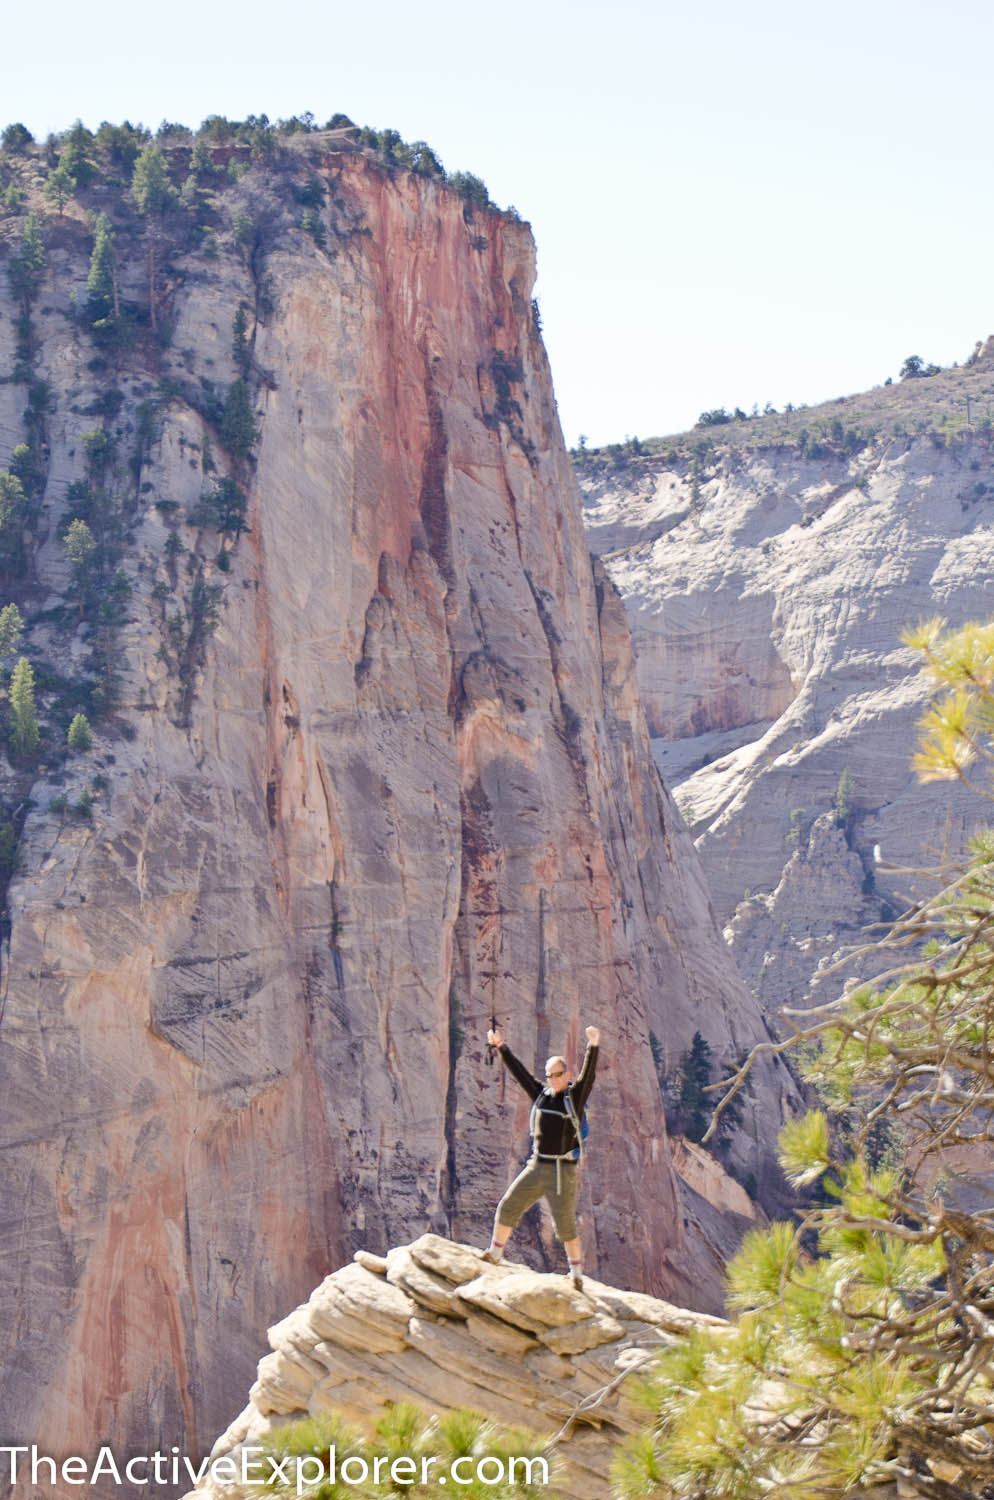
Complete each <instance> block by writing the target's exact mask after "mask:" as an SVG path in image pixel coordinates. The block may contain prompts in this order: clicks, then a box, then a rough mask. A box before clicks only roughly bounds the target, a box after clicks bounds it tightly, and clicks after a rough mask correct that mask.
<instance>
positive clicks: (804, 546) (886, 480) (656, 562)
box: [581, 351, 994, 1008]
mask: <svg viewBox="0 0 994 1500" xmlns="http://www.w3.org/2000/svg"><path fill="white" fill-rule="evenodd" d="M989 376H990V371H989V368H988V367H987V355H986V351H985V356H984V359H983V360H982V361H980V363H979V364H978V365H977V366H976V367H975V368H974V369H972V370H970V371H961V372H956V373H955V374H953V373H952V372H947V375H946V376H945V377H944V389H945V390H946V391H947V392H948V391H950V390H952V391H953V392H955V391H956V389H957V386H956V384H955V382H956V381H957V380H958V381H960V382H961V383H962V385H963V386H964V387H965V386H966V385H967V384H969V388H970V389H971V390H972V391H973V394H974V396H976V395H977V394H978V391H980V392H983V390H984V389H985V387H984V382H989ZM930 384H931V383H930V382H927V381H919V382H916V386H917V387H919V388H920V389H919V390H916V392H915V395H916V397H918V398H919V399H920V400H924V398H925V396H926V395H927V394H928V391H927V389H926V388H927V387H929V385H930ZM876 395H877V393H871V396H870V397H867V398H855V399H856V401H857V403H858V402H859V401H860V400H861V401H863V402H864V404H865V403H868V402H871V401H872V400H873V399H874V397H875V396H876ZM882 399H883V398H882V396H881V397H880V398H879V400H878V406H879V405H880V402H881V401H882ZM895 399H896V398H895ZM950 399H952V398H950ZM834 407H835V404H834V403H833V408H832V409H834ZM974 411H975V412H976V408H974ZM863 414H864V413H863V412H862V411H857V415H863ZM804 415H805V417H806V418H807V419H808V420H809V421H811V420H812V419H813V418H814V417H815V416H816V415H817V413H805V414H804ZM797 420H798V419H797V418H795V419H794V423H795V427H796V423H797ZM744 425H745V426H747V427H748V424H744ZM727 434H728V430H727V429H722V436H721V439H720V444H716V446H715V448H714V450H713V451H712V452H711V453H710V454H705V455H704V456H703V457H702V458H700V459H698V460H697V462H696V464H695V463H693V462H690V461H687V460H686V458H685V459H683V460H681V459H680V458H679V457H674V456H671V457H669V458H664V457H662V456H651V457H648V458H643V459H641V460H636V461H634V462H629V463H627V464H625V465H616V466H614V467H613V468H612V467H611V466H609V465H605V464H603V463H602V464H600V465H599V466H598V465H597V464H596V463H593V464H591V463H588V464H585V465H584V466H583V467H582V468H581V489H582V491H583V495H584V504H585V515H586V524H587V530H588V536H589V538H590V542H591V546H592V547H593V549H594V551H595V552H596V553H598V554H599V555H600V556H601V557H602V559H603V561H604V564H605V566H606V568H607V571H608V573H609V574H610V576H611V578H612V579H613V581H614V582H615V584H616V585H617V587H618V589H619V591H620V592H621V595H622V597H623V598H624V600H625V605H626V608H627V611H628V617H629V621H630V624H631V628H632V637H633V642H634V645H635V650H636V656H637V662H638V674H639V682H640V687H641V690H642V697H643V702H644V705H645V709H646V715H647V718H648V721H649V725H650V731H651V733H652V735H653V745H654V751H655V754H656V759H657V764H658V765H659V766H660V769H661V770H662V771H663V774H664V775H665V776H666V778H667V780H668V781H669V782H670V784H671V785H674V786H676V788H677V796H678V801H679V804H680V806H681V808H682V810H683V813H684V816H685V818H686V819H687V822H688V825H689V826H690V828H691V831H692V833H693V835H694V839H695V842H696V844H697V847H698V849H699V851H700V853H701V856H702V858H703V861H704V865H705V870H706V872H707V875H708V878H709V881H710V884H711V889H712V892H713V897H714V901H715V905H716V908H717V911H718V915H719V919H720V920H723V921H725V922H729V921H731V919H732V918H733V917H734V921H733V922H732V926H731V929H730V934H729V935H730V937H731V939H732V943H733V950H734V953H735V957H736V959H737V961H738V962H739V965H740V969H741V971H742V973H743V974H744V977H745V978H746V980H747V982H749V983H750V985H751V986H752V987H753V988H754V989H755V990H756V991H757V992H758V993H759V994H760V996H761V998H762V999H763V1001H764V1003H765V1005H766V1006H767V1007H769V1008H775V1007H778V1006H779V1005H781V1004H783V1003H785V1002H786V1003H790V1002H791V1001H800V1000H802V999H803V997H804V993H805V990H806V989H807V986H808V982H809V979H810V977H811V975H812V974H813V973H815V971H816V970H817V968H818V966H819V965H820V964H823V963H824V962H825V961H826V960H827V959H828V958H829V957H831V955H832V954H834V953H835V952H836V951H837V950H838V949H839V948H840V946H843V945H846V944H847V943H850V942H852V941H855V940H856V939H857V938H858V937H859V934H860V929H861V928H862V927H863V925H864V924H866V923H868V922H877V921H879V920H880V918H881V916H882V915H884V916H886V914H887V909H888V907H889V905H892V904H893V905H896V904H898V903H899V901H900V897H901V895H902V894H903V893H905V892H906V890H907V889H908V888H909V884H910V877H906V876H901V875H898V874H894V873H890V874H889V873H888V872H887V868H886V867H887V866H888V865H918V864H921V863H924V862H927V856H926V857H924V858H923V850H925V851H928V850H933V851H934V850H938V849H942V848H944V847H947V846H951V847H958V846H961V844H962V842H963V837H964V832H965V830H966V829H968V828H970V827H972V826H974V825H975V824H976V822H977V820H978V818H981V817H982V816H983V812H982V807H981V806H980V805H979V804H978V801H977V799H976V798H972V797H971V796H970V795H969V794H968V793H965V792H963V791H961V790H960V789H958V788H953V789H950V788H949V787H948V786H947V785H945V784H943V785H941V786H936V785H927V786H922V785H920V784H919V783H918V781H917V780H916V778H915V776H914V774H913V773H912V770H911V768H910V756H911V752H912V748H913V741H914V737H915V726H916V721H917V719H918V717H919V715H920V713H921V711H922V708H923V704H924V702H925V701H926V697H927V687H926V685H925V683H924V680H923V678H922V676H921V674H920V672H919V671H918V667H917V661H916V658H915V656H914V654H913V653H912V652H911V651H910V650H909V649H907V648H906V647H904V646H902V645H901V641H900V636H901V632H902V631H903V630H905V629H906V628H907V627H909V626H914V625H915V624H917V622H918V621H919V620H920V619H921V618H923V617H929V616H931V615H933V614H940V615H943V616H945V617H946V618H947V619H948V620H949V621H950V623H952V624H958V623H962V622H963V621H966V620H968V619H972V618H978V617H986V616H989V615H990V614H991V613H992V612H994V591H992V589H991V577H992V571H994V458H992V452H991V447H990V443H989V436H988V435H987V434H985V433H982V432H977V431H974V430H973V429H972V428H964V427H962V426H961V427H960V429H959V432H958V434H957V435H956V436H955V437H953V436H950V437H948V438H945V437H944V436H943V435H942V434H940V433H937V434H936V435H934V436H924V435H919V436H917V437H914V438H911V437H905V436H899V437H888V436H887V434H886V432H885V431H882V430H878V431H877V434H876V436H875V437H874V438H873V440H872V441H871V442H870V443H869V444H865V445H864V446H862V447H861V448H860V449H859V451H857V452H855V453H845V454H844V453H843V452H842V451H841V449H837V450H836V451H835V452H834V453H833V452H828V451H825V452H824V456H821V457H817V458H811V457H800V456H799V454H798V451H797V449H796V447H793V446H790V445H788V444H786V443H781V445H780V446H779V447H777V446H774V445H772V444H771V445H770V446H769V447H767V448H766V449H757V448H756V447H753V449H752V450H751V451H750V450H747V449H746V448H745V447H744V446H739V447H738V448H736V445H735V440H734V438H733V437H731V436H729V435H727ZM697 437H698V434H696V433H695V434H694V435H693V438H692V439H691V441H696V440H697ZM695 470H696V473H695ZM846 770H848V771H849V774H850V776H851V778H852V782H853V791H852V799H851V800H852V813H851V816H850V818H849V820H848V823H847V827H846V830H845V836H844V835H843V832H842V831H841V830H840V829H839V828H838V827H837V826H836V819H835V816H834V812H833V807H834V803H835V799H836V795H837V791H838V787H839V781H840V778H841V776H842V774H843V772H845V771H846ZM875 845H879V846H880V851H881V854H882V859H883V865H878V863H877V862H875V860H874V857H873V849H874V846H875ZM743 903H744V904H743ZM833 982H834V981H833Z"/></svg>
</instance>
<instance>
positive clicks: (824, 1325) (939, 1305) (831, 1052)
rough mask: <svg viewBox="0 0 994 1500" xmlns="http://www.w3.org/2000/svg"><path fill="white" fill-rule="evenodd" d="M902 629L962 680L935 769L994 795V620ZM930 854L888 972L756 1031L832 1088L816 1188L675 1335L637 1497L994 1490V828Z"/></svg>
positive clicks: (812, 1152) (927, 658)
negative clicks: (931, 862)
mask: <svg viewBox="0 0 994 1500" xmlns="http://www.w3.org/2000/svg"><path fill="white" fill-rule="evenodd" d="M906 643H907V644H910V645H912V646H914V647H915V648H916V649H917V650H918V651H919V652H920V653H921V655H922V657H923V659H924V662H925V665H926V668H927V670H928V671H929V673H930V675H931V677H932V680H933V683H934V684H935V685H936V686H937V687H939V688H941V689H943V690H944V696H943V697H942V698H941V699H940V700H939V701H938V702H937V703H936V705H935V707H934V708H933V709H932V710H931V711H930V712H929V713H928V714H927V715H926V717H925V718H924V719H923V721H922V738H921V742H920V748H919V751H918V754H917V756H916V757H915V767H916V769H917V771H918V774H919V776H920V777H921V778H922V779H923V780H926V781H931V780H943V781H944V780H957V781H964V782H966V783H967V784H973V785H976V786H977V789H978V791H980V792H981V793H982V794H983V795H984V796H985V797H987V796H989V795H990V793H989V788H988V786H987V785H986V781H987V778H986V777H985V778H984V784H980V783H978V782H977V781H976V780H975V777H976V775H977V773H978V772H981V771H983V770H984V769H985V768H988V767H989V766H990V765H991V762H992V760H994V753H992V752H994V624H990V625H975V624H973V625H967V626H964V627H963V628H962V629H961V630H957V631H951V632H947V631H946V630H945V629H944V626H943V623H942V622H941V621H937V620H936V621H932V622H931V623H930V624H928V625H925V626H923V627H921V628H920V629H919V630H918V631H917V632H916V633H914V634H913V635H909V636H908V637H906ZM921 875H922V876H923V877H924V876H925V875H931V876H932V877H933V883H934V886H935V890H936V894H935V895H934V896H927V897H925V898H924V899H922V900H921V901H920V902H919V903H918V904H917V905H915V906H914V907H912V908H911V909H910V910H909V911H908V912H906V913H905V914H904V916H903V917H901V918H899V919H898V921H897V922H896V923H895V925H894V927H893V928H892V930H891V931H890V932H889V933H888V934H887V935H886V937H885V938H883V939H882V940H881V942H880V943H879V944H877V945H875V947H870V948H868V949H866V950H863V952H862V954H861V957H863V958H864V959H865V958H866V957H867V956H868V955H872V954H873V953H874V952H878V953H879V957H880V960H881V963H882V965H883V966H884V971H883V973H882V974H881V977H880V979H879V980H878V981H877V982H875V983H870V984H866V985H863V986H861V987H859V988H858V989H856V990H853V991H846V992H844V993H843V994H842V995H841V996H840V997H839V998H838V1000H836V1001H835V1002H834V1003H833V1004H830V1005H828V1006H825V1005H822V1006H819V1007H818V1009H817V1010H815V1011H811V1012H808V1011H805V1010H804V1009H798V1010H794V1011H792V1012H790V1013H789V1019H790V1021H791V1025H792V1028H793V1035H792V1036H791V1037H790V1038H789V1039H788V1040H786V1041H784V1042H781V1043H773V1042H769V1043H763V1044H761V1045H760V1046H759V1047H757V1048H756V1049H755V1052H754V1054H753V1058H754V1057H755V1056H758V1055H759V1054H761V1053H770V1052H775V1053H777V1054H779V1053H783V1052H786V1051H787V1050H788V1049H793V1048H801V1049H803V1051H802V1054H801V1055H802V1072H803V1074H804V1076H805V1078H806V1080H807V1082H808V1083H809V1085H811V1086H812V1087H813V1088H816V1089H817V1090H818V1091H819V1092H820V1093H821V1095H822V1098H823V1100H824V1102H825V1107H824V1108H822V1109H816V1110H812V1111H810V1112H809V1113H808V1114H807V1115H806V1116H804V1117H803V1118H801V1119H797V1120H793V1121H791V1122H790V1123H789V1124H788V1125H787V1126H785V1128H784V1130H783V1131H782V1133H781V1138H780V1162H781V1165H782V1167H783V1170H784V1172H785V1174H786V1176H787V1178H788V1180H789V1181H790V1182H791V1183H793V1184H794V1185H795V1186H797V1187H798V1188H808V1189H812V1188H814V1187H815V1185H817V1197H816V1199H815V1205H814V1207H812V1208H810V1209H808V1210H806V1211H805V1212H803V1214H802V1216H801V1222H800V1224H799V1225H795V1224H789V1223H781V1224H774V1225H773V1226H772V1227H771V1228H770V1229H769V1230H765V1231H756V1232H754V1233H752V1234H750V1235H748V1236H747V1237H746V1239H745V1241H744V1242H743V1245H742V1249H741V1251H740V1253H739V1255H738V1256H737V1257H736V1259H735V1260H734V1261H733V1262H732V1263H731V1265H730V1266H729V1268H728V1285H729V1291H728V1300H729V1305H730V1306H731V1307H732V1308H733V1309H737V1310H738V1314H739V1316H738V1319H737V1322H736V1323H735V1324H734V1325H733V1326H732V1327H731V1329H721V1330H717V1331H712V1330H707V1329H705V1330H702V1331H701V1332H700V1333H699V1334H697V1335H695V1336H694V1337H692V1338H691V1339H689V1340H688V1341H686V1342H685V1343H683V1344H681V1345H678V1346H674V1347H673V1348H672V1349H670V1350H668V1351H667V1352H665V1353H664V1354H663V1355H662V1356H661V1360H660V1363H659V1366H658V1367H657V1369H656V1370H655V1372H654V1373H653V1375H652V1377H651V1379H650V1381H649V1382H648V1385H647V1388H646V1390H645V1392H644V1394H645V1397H646V1400H647V1401H648V1402H649V1403H650V1405H651V1407H652V1408H653V1410H654V1412H655V1419H654V1422H653V1426H652V1428H651V1430H650V1431H648V1432H646V1433H644V1434H643V1435H642V1436H641V1437H640V1438H639V1439H638V1440H637V1441H635V1442H633V1443H631V1444H629V1445H628V1447H627V1450H626V1452H625V1454H624V1455H623V1456H621V1457H620V1458H619V1460H618V1463H617V1466H616V1473H615V1479H616V1483H617V1486H618V1492H619V1494H621V1495H623V1496H628V1497H632V1500H635V1497H637V1500H649V1497H654V1496H658V1497H660V1500H662V1497H664V1496H665V1497H666V1500H703V1497H705V1496H710V1495H723V1496H726V1497H730V1500H753V1497H754V1496H758V1495H767V1494H775V1495H777V1496H778V1497H780V1500H813V1497H815V1496H818V1497H825V1500H830V1497H834V1500H842V1497H843V1496H845V1495H848V1494H852V1493H856V1492H859V1493H860V1494H862V1493H864V1492H866V1491H872V1490H873V1488H874V1486H877V1485H886V1486H890V1485H893V1484H894V1483H895V1481H899V1482H900V1486H901V1494H902V1495H906V1496H908V1497H909V1500H910V1497H914V1496H920V1497H922V1500H925V1497H927V1496H931V1497H939V1500H968V1497H969V1500H979V1497H981V1496H983V1497H987V1496H989V1495H990V1493H991V1489H990V1484H991V1475H992V1473H994V1370H992V1365H991V1359H990V1350H991V1347H992V1345H994V1222H992V1219H994V1215H992V1213H991V1210H990V1209H989V1207H986V1204H987V1203H989V1196H988V1195H986V1194H984V1192H983V1191H981V1193H980V1194H979V1195H978V1193H977V1186H978V1184H977V1181H976V1176H977V1171H978V1166H980V1164H982V1166H980V1170H985V1169H986V1170H988V1171H989V1169H990V1163H991V1161H992V1160H994V1110H992V1104H994V830H987V831H985V832H982V833H979V834H977V835H976V836H975V837H974V838H973V839H972V840H971V841H970V844H969V848H968V850H967V852H966V854H965V857H964V859H963V860H962V861H961V862H960V863H959V865H958V866H956V867H945V868H943V869H940V870H938V871H932V872H921ZM895 949H897V950H899V951H901V953H902V962H901V963H900V965H899V966H898V967H896V968H894V967H891V966H890V965H891V964H893V955H894V951H895ZM916 954H917V955H918V956H917V957H915V955H916ZM753 1058H750V1059H749V1060H747V1062H746V1064H745V1066H744V1068H743V1070H742V1071H741V1072H740V1073H739V1075H738V1078H737V1081H736V1086H737V1085H738V1084H741V1082H742V1081H743V1080H744V1078H745V1077H746V1076H747V1073H748V1068H749V1066H750V1064H751V1062H752V1060H753ZM719 1107H720V1106H719ZM882 1146H883V1148H884V1149H883V1150H882V1149H881V1147H882ZM964 1152H965V1154H962V1153H964Z"/></svg>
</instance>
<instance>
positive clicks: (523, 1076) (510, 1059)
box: [487, 1031, 542, 1099]
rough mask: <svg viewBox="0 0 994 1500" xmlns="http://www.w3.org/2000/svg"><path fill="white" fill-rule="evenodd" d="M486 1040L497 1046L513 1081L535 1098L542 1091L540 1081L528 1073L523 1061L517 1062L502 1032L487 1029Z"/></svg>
mask: <svg viewBox="0 0 994 1500" xmlns="http://www.w3.org/2000/svg"><path fill="white" fill-rule="evenodd" d="M487 1041H488V1042H489V1043H490V1046H491V1047H496V1048H497V1051H498V1052H499V1053H500V1055H501V1061H502V1062H503V1064H504V1066H505V1068H506V1069H507V1071H508V1072H509V1073H510V1075H511V1077H512V1078H513V1079H514V1081H515V1083H520V1085H521V1087H522V1088H523V1089H524V1091H525V1093H526V1094H527V1095H528V1097H529V1098H530V1099H537V1098H538V1096H539V1094H540V1093H541V1092H542V1085H541V1083H539V1081H538V1079H537V1078H534V1077H533V1076H532V1075H531V1073H529V1071H528V1069H527V1068H526V1067H525V1065H524V1063H520V1062H518V1059H517V1058H516V1057H515V1055H514V1053H513V1052H512V1051H511V1049H510V1047H508V1046H507V1045H506V1043H505V1041H504V1036H503V1033H502V1032H500V1031H488V1032H487Z"/></svg>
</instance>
